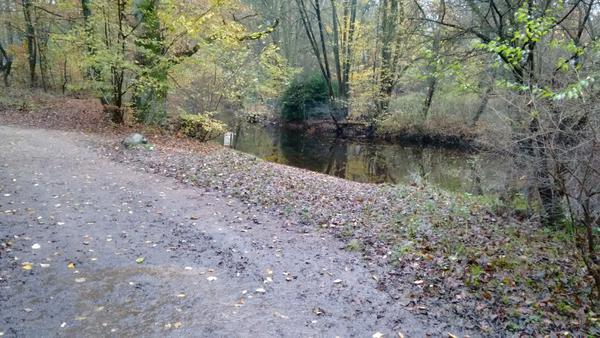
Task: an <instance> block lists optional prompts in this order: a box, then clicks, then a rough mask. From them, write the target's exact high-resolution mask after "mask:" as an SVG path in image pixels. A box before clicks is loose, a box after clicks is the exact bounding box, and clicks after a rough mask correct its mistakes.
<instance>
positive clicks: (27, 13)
mask: <svg viewBox="0 0 600 338" xmlns="http://www.w3.org/2000/svg"><path fill="white" fill-rule="evenodd" d="M21 5H22V6H23V17H24V19H25V38H26V41H27V60H28V61H29V81H30V85H31V86H32V87H34V86H36V84H37V79H36V71H35V68H36V64H37V51H38V48H37V42H36V41H37V39H36V36H35V26H34V18H33V3H32V0H21Z"/></svg>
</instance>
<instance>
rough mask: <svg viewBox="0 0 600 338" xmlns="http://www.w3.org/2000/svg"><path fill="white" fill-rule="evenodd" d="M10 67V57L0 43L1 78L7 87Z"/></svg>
mask: <svg viewBox="0 0 600 338" xmlns="http://www.w3.org/2000/svg"><path fill="white" fill-rule="evenodd" d="M11 68H12V57H11V56H10V55H8V53H7V52H6V51H5V50H4V48H3V47H2V43H0V72H2V79H3V80H4V86H5V87H7V88H8V86H9V83H8V77H9V76H10V70H11Z"/></svg>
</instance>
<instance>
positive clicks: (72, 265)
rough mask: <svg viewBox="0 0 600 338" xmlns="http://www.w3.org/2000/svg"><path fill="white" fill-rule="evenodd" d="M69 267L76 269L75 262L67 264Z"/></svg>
mask: <svg viewBox="0 0 600 338" xmlns="http://www.w3.org/2000/svg"><path fill="white" fill-rule="evenodd" d="M67 268H69V269H75V263H73V262H69V264H67Z"/></svg>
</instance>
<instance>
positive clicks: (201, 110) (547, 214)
mask: <svg viewBox="0 0 600 338" xmlns="http://www.w3.org/2000/svg"><path fill="white" fill-rule="evenodd" d="M0 74H1V75H2V84H0V88H2V89H1V90H0V91H3V94H0V124H2V125H3V124H6V125H23V124H24V122H22V121H27V123H26V124H28V125H30V124H33V125H34V126H35V127H37V128H44V129H67V130H71V129H75V130H78V129H81V128H80V126H82V125H85V126H88V127H86V131H92V132H98V133H101V134H102V133H104V134H106V130H108V129H109V130H111V131H110V132H108V134H110V135H114V134H115V133H116V134H118V135H119V137H121V136H122V135H121V134H119V133H124V132H127V133H129V132H133V131H135V132H140V133H144V134H147V135H153V137H155V138H149V140H148V141H146V139H144V142H143V143H146V142H148V144H147V145H145V146H144V147H142V148H143V151H142V152H140V153H130V152H127V150H126V149H125V150H114V149H113V150H110V149H111V147H110V146H107V148H106V150H105V151H104V152H105V153H107V155H106V156H108V157H111V160H113V161H118V162H126V163H130V162H131V163H141V164H140V165H142V164H143V166H145V167H148V168H150V169H148V170H150V171H152V170H154V172H156V173H159V174H160V173H166V174H165V175H167V176H168V177H175V178H177V179H179V180H182V181H183V182H185V183H189V184H193V185H198V186H206V187H210V188H211V189H212V188H214V189H216V190H218V191H222V192H224V193H225V196H228V197H227V198H229V196H237V197H236V198H239V199H240V200H241V201H243V202H244V203H248V205H250V204H252V205H255V206H258V208H260V207H261V206H262V207H264V208H265V209H266V208H267V206H268V207H269V208H274V209H273V210H275V211H274V213H275V214H276V215H277V216H276V217H283V218H285V219H295V220H297V222H298V223H299V224H304V225H313V226H314V227H316V228H318V229H319V231H321V230H323V231H324V232H326V233H331V234H333V236H334V237H335V238H338V239H341V240H342V241H344V242H345V243H346V244H345V245H344V248H345V251H349V252H359V253H360V254H362V255H363V256H365V257H367V260H369V261H377V260H378V259H379V260H383V261H388V260H392V261H394V262H393V263H392V264H386V265H385V266H386V267H385V269H386V271H387V272H386V276H387V277H386V278H385V281H384V280H383V279H381V280H379V279H378V277H376V276H375V274H373V278H374V279H375V280H376V281H377V282H379V283H381V285H385V289H386V290H399V289H401V288H402V285H405V284H402V283H407V285H408V287H407V288H418V290H419V291H418V297H417V296H414V294H411V295H410V296H411V297H413V296H414V297H416V298H418V299H419V300H418V301H414V302H415V304H416V305H415V304H413V305H414V311H416V312H417V313H422V312H424V311H425V312H426V310H423V308H422V307H424V308H428V309H431V308H432V307H436V305H435V304H438V303H436V302H435V300H438V301H440V302H442V303H443V304H444V306H441V307H440V310H436V311H441V312H440V313H441V314H440V316H441V317H440V318H445V319H443V320H442V322H443V321H444V320H445V321H447V322H453V318H469V320H472V321H473V323H475V324H473V325H471V326H469V325H466V324H465V325H463V326H461V325H462V324H452V325H456V326H449V328H448V329H447V330H446V329H439V327H437V328H438V329H439V330H440V331H432V332H434V335H436V334H445V335H449V336H450V337H455V335H454V334H452V333H446V331H448V332H450V331H452V330H456V331H453V332H457V333H461V332H462V333H463V334H465V335H468V334H469V333H474V335H475V336H507V335H509V334H507V332H512V333H513V334H515V335H519V333H521V334H524V335H525V336H545V335H547V334H557V333H558V334H559V335H560V334H561V333H559V332H565V336H590V337H592V336H596V335H600V321H599V319H598V311H600V308H599V307H598V306H599V305H600V301H599V299H600V253H599V252H600V247H599V246H600V84H599V80H600V1H598V0H186V1H177V0H0ZM40 100H41V101H40ZM70 100H79V101H70ZM85 100H87V101H85ZM83 101H85V102H88V103H89V105H86V106H84V107H83V108H79V106H78V104H79V103H73V102H83ZM36 102H37V103H36ZM48 102H54V103H56V102H58V103H57V104H56V105H52V106H50V105H49V104H48ZM89 107H92V108H89ZM93 107H96V108H93ZM94 109H96V110H98V114H100V115H99V116H100V120H102V122H101V123H102V124H101V125H102V127H99V126H100V124H93V125H92V124H90V123H96V122H95V121H96V120H94V119H95V118H96V117H89V116H90V115H89V114H90V112H91V111H93V110H94ZM34 111H37V113H36V114H40V115H33V114H34ZM27 112H29V113H27ZM64 112H70V113H64ZM63 113H64V114H63ZM2 116H4V117H2ZM51 120H56V121H55V122H51ZM15 121H17V122H15ZM19 121H20V122H19ZM73 121H78V122H73ZM63 123H64V124H69V123H75V124H77V126H78V127H73V128H71V127H69V128H62V127H59V128H54V127H52V126H53V125H54V124H56V125H57V126H60V125H62V124H63ZM89 126H91V127H89ZM106 128H108V129H106ZM101 130H102V131H101ZM108 134H107V135H108ZM7 135H8V134H7ZM157 135H159V136H157ZM244 135H245V136H244ZM242 136H243V137H242ZM7 137H8V136H7ZM158 137H165V139H168V140H169V141H164V140H163V141H159V140H158ZM238 139H239V140H238ZM215 140H216V141H215ZM2 142H3V143H4V141H2ZM11 142H12V141H11ZM161 142H164V143H165V144H164V146H165V147H167V148H168V147H171V148H172V149H184V148H185V149H188V147H189V149H195V150H194V151H200V153H202V152H209V151H208V150H207V149H209V148H211V147H214V146H215V143H218V142H221V144H223V142H224V143H225V146H230V147H233V148H235V149H238V150H242V151H243V152H249V153H251V154H254V155H257V156H258V157H259V158H262V159H264V160H267V161H266V162H276V163H282V164H287V165H291V166H295V167H300V168H304V169H310V170H312V171H318V172H322V173H325V174H328V175H330V176H338V177H341V178H344V179H347V181H339V182H338V181H335V182H330V181H327V180H328V179H330V178H323V177H321V176H310V174H308V173H307V174H304V173H302V174H301V173H296V172H288V171H287V170H291V169H286V168H283V167H281V168H280V167H263V164H260V165H259V164H256V163H255V162H254V160H252V159H248V158H246V157H245V156H246V155H245V154H244V155H242V154H241V153H235V152H225V153H219V151H220V150H219V151H216V152H217V153H218V154H219V155H218V159H217V158H213V157H209V156H208V155H207V157H206V158H202V159H198V158H196V157H194V156H196V155H189V156H188V157H185V156H183V155H181V154H179V153H177V152H174V153H172V154H163V153H162V152H161V151H162V150H158V151H156V153H157V154H158V153H160V154H162V155H164V156H165V158H164V160H159V159H157V158H155V157H152V155H144V154H146V153H145V152H144V151H148V152H151V151H154V146H153V145H152V146H149V145H150V143H156V144H157V147H159V146H160V145H161V144H162V143H161ZM239 142H241V143H243V144H238V143H239ZM167 148H165V149H167ZM171 148H169V149H171ZM274 148H277V149H276V150H274ZM0 149H1V148H0ZM103 149H104V148H103ZM198 149H200V150H198ZM290 149H293V150H290ZM365 149H366V150H365ZM190 151H191V150H190ZM5 152H6V154H8V153H10V152H9V151H8V150H5ZM365 152H367V153H366V155H365ZM58 153H60V152H59V151H58V152H57V154H58ZM190 154H192V152H190ZM236 154H239V155H236ZM162 155H160V156H162ZM7 156H8V155H7ZM156 156H157V157H160V156H158V155H156ZM178 156H182V157H178ZM215 156H216V155H215ZM365 157H366V159H364V158H365ZM7 158H8V157H7ZM7 161H8V160H7ZM14 161H16V160H14ZM193 161H199V162H198V163H202V164H199V165H197V164H193V163H192V162H193ZM361 161H362V162H364V163H362V162H361ZM7 163H11V162H10V161H8V162H7ZM15 163H16V162H15ZM2 165H3V164H2V163H0V167H2ZM267 165H269V164H264V166H267ZM6 167H7V168H8V167H9V165H8V164H7V165H6ZM356 167H360V168H358V169H357V168H356ZM203 168H204V169H203ZM207 168H208V169H207ZM217 168H229V169H227V170H230V176H227V175H229V174H226V175H225V176H222V175H223V174H220V173H218V172H217ZM248 168H252V169H248ZM264 168H267V169H264ZM273 168H275V169H273ZM353 168H354V169H353ZM407 168H408V169H407ZM32 170H33V169H32ZM211 170H213V171H211ZM223 170H224V171H227V170H225V169H223ZM353 170H354V171H353ZM249 172H251V173H253V174H255V176H252V175H251V174H249ZM6 173H7V174H6V175H5V178H6V179H7V182H8V177H9V176H10V175H9V174H8V171H7V172H6ZM203 175H204V176H203ZM303 175H308V176H303ZM486 175H487V176H486ZM0 176H3V174H2V171H0ZM190 177H193V179H192V178H190ZM449 177H450V178H449ZM260 178H262V179H260ZM321 180H324V181H321ZM467 180H469V183H465V181H467ZM352 181H358V183H357V182H352ZM471 181H473V182H475V183H471ZM482 181H483V183H482ZM315 182H321V183H315ZM323 182H327V183H323ZM1 183H2V181H0V192H3V193H4V192H7V193H6V194H5V195H4V196H5V198H8V197H9V196H10V195H11V194H13V193H10V194H9V192H8V190H3V189H2V187H3V186H4V187H7V186H9V185H10V183H6V182H5V184H4V185H3V184H1ZM364 183H366V184H364ZM375 183H384V184H381V185H380V184H375ZM469 184H473V185H476V188H471V187H470V186H469V188H466V187H465V186H466V185H469ZM280 187H281V188H280ZM207 189H208V188H207ZM280 189H281V190H280ZM393 189H398V191H396V190H393ZM403 189H407V190H403ZM410 189H413V190H410ZM447 190H451V191H447ZM7 195H8V196H7ZM7 203H8V202H7ZM49 203H53V202H49ZM185 203H187V202H182V205H184V204H185ZM215 203H217V204H220V203H218V202H215ZM9 204H10V203H8V204H6V203H4V205H3V203H2V200H0V207H4V206H5V207H6V209H12V207H9ZM130 204H131V203H130ZM219 210H220V209H219ZM232 210H234V209H232ZM269 210H270V209H269ZM9 211H10V210H9ZM223 213H225V214H228V211H227V210H224V211H223ZM230 213H231V214H233V211H232V212H230ZM6 214H7V215H8V216H9V217H13V216H14V215H16V214H15V213H13V212H7V213H6ZM11 215H13V216H11ZM282 215H283V216H282ZM14 217H16V216H14ZM273 217H275V216H273ZM15 219H16V218H15ZM192 220H194V218H192ZM253 221H254V222H255V223H256V224H255V225H258V224H259V223H258V221H257V220H254V219H253ZM7 222H8V223H10V222H9V221H8V219H7ZM215 222H216V221H215ZM1 223H2V218H0V227H2V226H4V225H2V224H1ZM8 223H7V224H8ZM219 230H220V229H219ZM8 234H9V231H7V230H5V229H3V230H2V233H0V235H1V237H2V238H4V237H6V236H7V235H8ZM2 238H0V239H2ZM6 238H8V237H6ZM86 241H87V240H86ZM3 243H9V242H8V239H7V240H6V242H3ZM11 243H12V242H11ZM10 245H12V244H10ZM10 245H9V244H3V248H4V249H6V248H8V247H9V246H10ZM2 253H3V249H2V248H0V257H1V256H2ZM373 257H378V258H377V259H375V258H373ZM382 257H384V258H382ZM523 257H525V258H523ZM0 262H2V260H1V259H0ZM142 262H144V259H142ZM138 263H140V262H138ZM2 264H4V263H2ZM19 264H20V263H19ZM144 264H145V263H144ZM29 267H30V266H29ZM4 269H5V268H4V267H3V268H2V270H4ZM26 270H29V269H26ZM3 273H4V272H3ZM271 274H272V272H271ZM1 276H2V275H0V277H1ZM403 276H404V277H403ZM405 276H410V277H405ZM268 278H269V279H265V283H266V284H265V285H268V284H267V283H270V282H267V281H268V280H270V278H271V277H268ZM286 278H287V277H286ZM203 279H204V278H203ZM215 279H216V277H215ZM409 279H410V281H408V280H409ZM400 280H402V281H403V282H401V281H400ZM209 281H210V279H209ZM271 281H272V280H271ZM336 281H337V279H336ZM407 281H408V282H407ZM339 283H342V282H339ZM339 283H336V284H339ZM344 283H345V281H344ZM456 283H458V284H456ZM1 284H2V279H0V285H1ZM427 285H430V287H429V288H427V287H426V286H427ZM437 285H442V286H440V289H439V290H438V286H437ZM434 286H435V287H434ZM257 290H258V289H257ZM262 290H263V291H264V289H262ZM444 290H446V291H444ZM448 290H455V291H456V290H460V293H459V294H456V295H454V294H453V293H452V292H453V291H448ZM257 292H258V293H259V294H261V293H263V292H262V291H257ZM363 292H367V291H363ZM390 292H391V294H393V293H394V292H396V291H390ZM457 292H458V291H457ZM452 295H454V296H456V297H454V296H452ZM528 295H534V296H531V297H533V298H531V297H530V296H528ZM1 296H2V294H1V293H0V300H2V301H6V299H3V298H2V297H1ZM402 297H404V296H402ZM414 297H413V298H414ZM453 297H454V298H453ZM182 298H183V297H182ZM409 298H410V297H409ZM411 299H412V298H411ZM248 302H250V300H248ZM455 303H459V305H458V306H460V309H459V310H456V308H453V307H452V306H454V305H452V306H451V305H449V304H455ZM463 303H464V305H460V304H463ZM242 304H243V303H242ZM422 304H426V305H422ZM331 306H332V307H333V305H331ZM315 309H316V310H315ZM311 311H312V312H313V313H312V314H311V315H312V316H315V318H319V319H322V318H326V317H327V316H331V314H329V313H328V311H329V310H328V309H327V308H320V307H316V308H314V309H312V310H311ZM427 311H433V310H427ZM444 311H446V312H444ZM309 312H310V311H309ZM367 312H368V311H367ZM333 316H335V315H333ZM0 317H1V318H4V317H3V316H0ZM484 317H485V318H484ZM6 318H8V317H6ZM411 318H412V317H411ZM429 318H430V319H431V315H430V317H429ZM365 321H367V322H368V319H365ZM408 322H410V320H409V321H408ZM417 322H418V323H420V324H415V325H414V327H423V328H424V327H433V326H428V325H430V324H431V325H433V324H432V323H431V322H419V321H417ZM178 323H179V324H180V325H181V323H180V322H178ZM340 323H342V322H338V325H339V326H344V324H340ZM482 323H483V324H482ZM184 324H185V321H184ZM40 325H41V324H40ZM169 325H171V324H169ZM3 326H6V328H10V327H11V326H10V323H8V322H2V321H0V333H3V332H4V331H2V330H3V329H4V328H3ZM42 326H43V325H42ZM408 326H411V325H408ZM290 327H292V326H290ZM401 327H402V326H401ZM169 328H172V326H169ZM364 328H365V327H361V328H360V329H359V328H356V327H354V329H348V331H347V332H349V333H352V332H362V333H363V335H364V333H365V332H364V331H361V330H362V329H364ZM370 329H371V327H369V330H370ZM354 330H357V331H354ZM381 330H382V331H385V330H384V329H381ZM394 330H396V329H395V328H394ZM406 330H408V329H406ZM415 330H416V329H415ZM436 330H437V329H436ZM472 330H474V331H472ZM371 331H373V332H370V333H369V334H373V337H376V335H377V334H380V336H378V337H383V334H382V333H381V332H379V331H377V330H375V329H373V330H371ZM375 331H377V332H375ZM397 331H398V332H400V331H402V330H400V329H398V330H397ZM425 331H426V330H424V331H419V330H416V331H413V335H414V336H420V335H421V334H424V333H425ZM442 331H444V332H442ZM89 332H93V333H96V334H99V333H101V331H89ZM126 332H129V333H132V334H135V333H139V332H140V331H136V330H134V331H126ZM219 332H221V334H225V333H226V332H227V331H219ZM241 332H244V333H243V334H242V335H245V334H249V332H250V331H244V330H243V329H242V331H241ZM284 332H286V333H287V334H291V332H290V331H286V330H284ZM306 332H309V331H306ZM310 332H312V331H310ZM315 332H320V333H325V332H326V331H315ZM12 333H14V334H16V335H17V336H18V335H19V334H18V333H19V331H14V332H12ZM20 333H25V335H27V333H29V334H33V333H35V331H20ZM149 333H151V332H149ZM188 333H189V332H188ZM313 333H314V332H313ZM326 333H331V331H327V332H326ZM384 333H385V332H384ZM6 334H7V335H8V336H11V331H7V332H6ZM399 334H400V336H401V337H402V336H403V335H402V334H401V333H399ZM1 335H2V334H0V336H1ZM142 335H143V334H142ZM192 335H193V334H192ZM413 335H409V336H413ZM459 335H460V334H459ZM259 336H260V334H259ZM385 336H386V337H387V336H392V335H389V334H385Z"/></svg>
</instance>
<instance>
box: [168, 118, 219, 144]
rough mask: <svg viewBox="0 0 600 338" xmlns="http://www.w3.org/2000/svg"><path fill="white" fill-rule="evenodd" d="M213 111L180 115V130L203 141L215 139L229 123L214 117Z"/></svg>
mask: <svg viewBox="0 0 600 338" xmlns="http://www.w3.org/2000/svg"><path fill="white" fill-rule="evenodd" d="M213 115H214V114H213V113H204V114H181V115H179V121H178V122H179V130H180V131H181V132H182V133H183V134H184V135H186V136H188V137H192V138H195V139H198V140H200V141H202V142H205V141H208V140H210V139H213V138H215V137H217V136H219V135H221V134H223V133H225V131H226V130H227V129H226V128H227V125H226V124H224V123H223V122H221V121H219V120H217V119H214V118H213Z"/></svg>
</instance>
